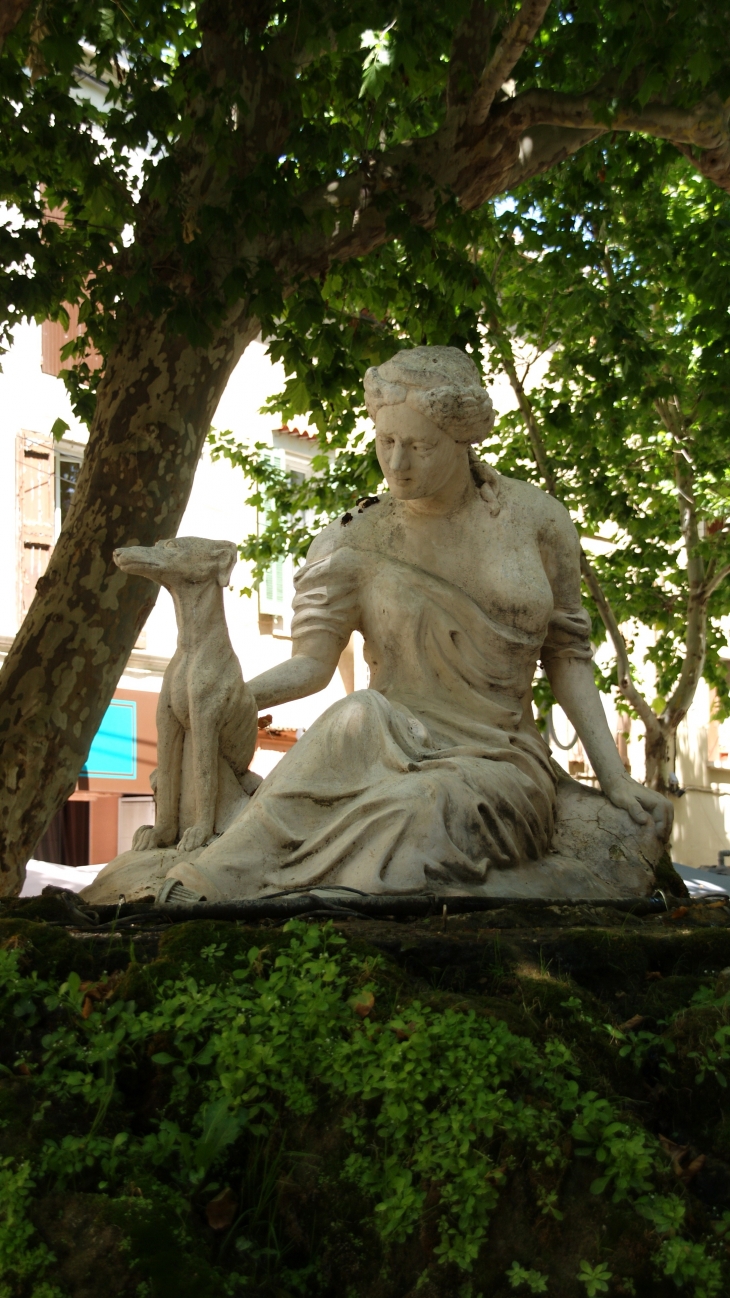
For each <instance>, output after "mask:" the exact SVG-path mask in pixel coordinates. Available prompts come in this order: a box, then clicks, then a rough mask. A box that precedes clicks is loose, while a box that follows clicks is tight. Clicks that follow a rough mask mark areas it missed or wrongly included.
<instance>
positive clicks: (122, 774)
mask: <svg viewBox="0 0 730 1298" xmlns="http://www.w3.org/2000/svg"><path fill="white" fill-rule="evenodd" d="M81 774H82V775H92V776H93V777H94V778H95V779H102V780H104V779H106V780H136V778H137V704H136V703H135V701H134V699H112V701H111V703H110V704H109V707H108V708H107V710H106V712H105V713H104V720H103V721H102V723H101V725H100V726H99V729H98V730H97V732H96V735H95V737H94V742H93V744H92V745H91V751H90V753H89V756H88V758H87V761H86V765H85V767H84V768H83V770H82V772H81Z"/></svg>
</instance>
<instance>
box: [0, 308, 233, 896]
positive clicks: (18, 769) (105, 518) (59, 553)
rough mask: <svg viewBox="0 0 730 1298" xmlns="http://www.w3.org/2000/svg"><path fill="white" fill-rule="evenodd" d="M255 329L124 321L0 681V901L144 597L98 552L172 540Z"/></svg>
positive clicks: (77, 762)
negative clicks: (189, 334)
mask: <svg viewBox="0 0 730 1298" xmlns="http://www.w3.org/2000/svg"><path fill="white" fill-rule="evenodd" d="M257 332H258V322H257V321H255V320H247V319H242V318H239V319H238V320H237V321H236V322H235V324H229V325H228V326H227V328H226V329H225V330H223V331H221V333H220V334H219V336H218V337H217V338H216V340H215V342H214V343H213V344H212V345H211V346H210V347H208V348H207V349H205V350H203V349H196V348H193V347H191V346H190V345H189V344H188V343H187V342H186V341H185V340H184V339H183V338H181V337H175V338H170V337H168V336H166V334H165V330H164V326H163V324H162V322H160V321H159V320H157V321H151V320H146V321H137V322H132V323H131V324H130V326H129V328H128V331H127V333H126V335H125V340H124V342H123V343H121V344H120V345H119V346H118V347H116V348H115V349H114V351H113V353H112V355H111V357H110V360H109V362H108V365H107V370H106V373H105V375H104V377H103V380H102V383H101V386H100V389H99V394H98V401H97V407H96V414H95V417H94V423H93V426H92V430H91V435H90V438H89V445H88V448H87V452H86V455H85V458H84V464H83V467H82V470H81V474H80V476H79V482H78V486H77V489H76V494H75V497H74V502H73V505H72V507H71V509H70V511H69V514H68V517H67V518H66V521H65V523H64V527H63V529H62V531H61V535H60V537H59V540H58V544H57V545H56V547H55V550H54V551H53V554H52V556H51V561H50V563H49V565H48V569H47V571H46V573H45V574H44V576H43V577H42V578H41V579H40V581H39V582H38V587H37V590H36V596H35V599H34V600H33V603H32V605H31V607H30V609H29V611H28V614H27V616H26V618H25V621H24V622H23V625H22V627H21V630H20V632H19V633H18V635H17V637H16V639H15V642H14V644H13V647H12V649H11V650H10V653H9V654H8V657H7V659H6V661H5V663H4V665H3V668H2V672H0V895H6V896H7V895H10V896H13V895H16V894H17V892H19V890H20V888H21V887H22V884H23V880H24V877H25V862H26V861H27V859H28V858H29V857H30V856H31V855H32V854H33V850H34V849H35V846H36V843H37V842H38V840H39V838H40V837H41V835H42V834H43V832H44V830H45V829H46V826H47V825H48V823H49V822H50V820H51V818H52V816H53V814H54V813H55V811H56V809H57V808H58V807H59V806H60V805H61V804H62V803H63V801H64V800H65V799H66V798H67V797H68V796H69V795H70V794H71V793H72V792H73V789H74V786H75V783H76V779H77V777H78V774H79V771H80V770H81V767H82V766H83V764H84V761H85V760H86V756H87V753H88V751H89V748H90V745H91V742H92V739H93V737H94V734H95V733H96V730H97V729H98V726H99V722H100V720H101V718H102V716H103V715H104V711H105V709H106V708H107V706H108V704H109V701H110V699H111V697H112V695H113V693H114V690H115V688H116V685H117V681H118V680H119V677H120V675H121V673H122V672H123V670H124V667H125V665H126V663H127V660H128V658H129V654H130V652H131V649H132V646H133V644H134V642H135V640H136V638H137V636H138V635H139V632H140V629H141V627H142V626H143V624H144V622H145V619H146V618H147V615H148V614H149V612H150V609H151V608H152V606H153V604H154V602H155V599H156V596H157V591H158V589H159V588H158V587H157V586H154V585H153V584H152V583H151V582H149V581H146V580H145V579H144V578H140V577H129V576H125V575H124V574H123V573H122V572H121V571H120V569H119V568H117V567H116V565H115V564H114V561H113V558H112V554H113V551H114V550H115V549H116V547H117V546H120V545H152V544H154V542H155V541H159V540H161V539H164V538H166V537H170V536H174V535H175V533H176V531H177V528H178V526H179V524H180V519H181V518H182V515H183V511H184V509H185V506H186V504H187V501H188V497H189V495H190V489H191V486H192V482H193V476H194V473H195V468H196V465H197V462H198V458H199V456H200V452H201V450H202V446H203V442H204V439H205V435H206V433H207V430H208V428H209V427H210V422H211V419H212V417H213V414H214V412H215V409H216V406H217V404H218V401H219V400H220V397H221V394H222V392H223V390H224V388H225V386H226V383H227V382H228V379H229V376H230V374H231V371H232V370H233V368H234V366H235V364H236V362H237V361H238V359H239V357H240V355H241V354H242V352H243V351H244V349H245V347H246V346H247V345H248V343H249V342H250V341H251V339H252V338H253V337H255V335H256V333H257Z"/></svg>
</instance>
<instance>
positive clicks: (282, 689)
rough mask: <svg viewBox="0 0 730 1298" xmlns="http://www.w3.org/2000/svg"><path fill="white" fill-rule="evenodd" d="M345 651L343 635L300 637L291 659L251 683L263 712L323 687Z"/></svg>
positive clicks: (295, 642)
mask: <svg viewBox="0 0 730 1298" xmlns="http://www.w3.org/2000/svg"><path fill="white" fill-rule="evenodd" d="M341 652H342V645H341V643H340V639H339V637H338V636H336V635H330V634H329V633H328V632H326V631H316V632H312V633H311V634H310V635H306V636H297V638H296V639H295V641H294V644H293V648H292V656H291V658H289V659H287V661H286V662H283V663H278V665H277V666H276V667H271V668H270V669H269V671H267V672H262V673H261V675H260V676H255V677H254V679H253V680H252V681H249V682H248V686H249V689H251V690H252V691H253V695H254V698H255V699H256V702H257V704H258V708H259V711H260V712H261V711H262V710H264V709H265V708H272V707H275V705H276V704H277V703H289V702H290V700H291V699H303V698H305V697H306V695H307V694H317V693H318V691H319V690H323V689H324V688H325V686H326V685H329V683H330V681H331V680H332V677H333V676H334V674H335V670H336V668H337V664H338V662H339V660H340V653H341Z"/></svg>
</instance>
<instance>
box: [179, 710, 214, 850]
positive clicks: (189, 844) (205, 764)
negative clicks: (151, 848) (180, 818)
mask: <svg viewBox="0 0 730 1298" xmlns="http://www.w3.org/2000/svg"><path fill="white" fill-rule="evenodd" d="M209 706H210V705H209ZM219 723H220V718H219V716H218V710H217V709H214V710H211V711H204V710H203V709H202V708H201V707H196V708H194V709H191V711H190V738H191V740H192V745H193V772H194V779H195V824H194V825H190V827H189V828H188V829H186V830H185V833H184V834H183V836H182V838H181V839H180V843H179V850H180V851H181V852H194V851H195V849H196V848H198V847H202V846H203V845H204V843H207V842H208V839H209V838H212V837H213V830H214V829H215V808H216V803H217V801H218V730H219Z"/></svg>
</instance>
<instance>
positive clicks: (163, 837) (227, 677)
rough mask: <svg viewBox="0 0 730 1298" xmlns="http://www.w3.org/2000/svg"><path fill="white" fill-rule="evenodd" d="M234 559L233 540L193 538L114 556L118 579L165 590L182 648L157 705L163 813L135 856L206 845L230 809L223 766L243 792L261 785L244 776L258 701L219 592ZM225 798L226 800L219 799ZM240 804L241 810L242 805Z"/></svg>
mask: <svg viewBox="0 0 730 1298" xmlns="http://www.w3.org/2000/svg"><path fill="white" fill-rule="evenodd" d="M237 557H238V555H237V551H236V547H235V545H233V543H232V542H231V541H208V540H202V539H201V538H199V537H195V536H186V537H178V538H177V539H176V540H171V541H159V542H158V543H157V545H154V546H148V547H147V546H141V545H130V546H126V547H124V548H122V549H119V550H115V552H114V562H115V563H116V564H117V565H118V567H119V568H121V569H122V572H128V573H133V574H134V575H135V576H138V577H149V579H150V580H151V581H156V582H159V583H160V585H161V586H165V587H166V589H167V590H169V592H170V594H171V595H172V599H173V603H174V605H175V615H176V617H177V625H178V643H177V648H176V650H175V654H174V657H173V658H172V661H171V662H170V664H169V666H168V668H167V670H166V672H165V676H164V679H163V682H162V691H161V693H160V701H159V704H158V706H157V751H158V768H157V784H156V801H157V814H156V818H155V823H154V825H143V826H141V827H140V828H139V829H138V830H137V831H136V833H135V835H134V840H133V844H132V850H133V851H135V852H145V851H148V850H150V849H151V848H160V847H168V846H171V845H173V844H175V843H177V842H178V839H179V850H180V851H182V852H186V853H187V852H193V851H195V850H196V849H197V848H200V847H202V846H203V845H204V844H205V843H207V842H208V841H209V840H210V839H211V838H212V837H213V834H214V831H215V829H216V827H217V826H216V820H217V819H218V820H220V812H221V810H222V808H221V803H222V802H223V803H225V802H226V801H229V802H230V791H229V790H222V789H221V784H222V783H225V780H226V774H228V775H229V780H228V783H229V784H230V774H229V773H227V772H226V771H225V766H226V765H227V766H228V767H229V768H230V771H231V772H232V773H233V775H234V776H235V777H236V780H237V782H238V785H239V787H240V789H241V790H242V791H243V793H244V794H250V793H253V791H254V789H255V787H256V785H257V784H258V783H259V777H258V776H256V775H254V774H253V772H249V770H248V765H249V762H250V761H251V758H252V757H253V754H254V749H255V747H256V734H257V721H258V711H257V707H256V700H255V699H254V696H253V694H252V693H251V691H250V689H249V688H248V686H247V685H246V684H245V682H244V679H243V676H242V673H241V665H240V663H239V661H238V658H237V657H236V654H235V653H234V651H233V646H232V645H231V641H230V637H229V635H228V628H227V626H226V620H225V615H224V611H223V587H224V586H227V585H228V581H229V579H230V575H231V571H232V569H233V565H234V564H235V562H236V559H237ZM221 758H222V759H223V779H221V765H222V763H221V760H220V759H221ZM188 768H189V775H190V777H191V779H189V780H188V779H186V778H185V776H186V775H187V774H188ZM187 784H189V785H191V788H185V787H184V786H185V785H187ZM225 792H229V797H228V799H226V798H225V796H224V797H223V798H222V797H221V794H222V793H224V795H225ZM234 801H235V802H236V803H237V804H238V805H237V806H236V808H235V809H236V810H239V809H240V803H241V801H244V802H245V799H241V798H240V797H239V798H237V799H236V798H235V797H234ZM191 804H192V805H191ZM217 813H218V815H217ZM229 818H230V817H226V819H229Z"/></svg>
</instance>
